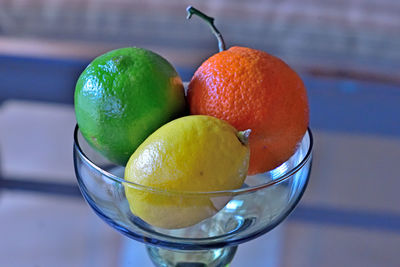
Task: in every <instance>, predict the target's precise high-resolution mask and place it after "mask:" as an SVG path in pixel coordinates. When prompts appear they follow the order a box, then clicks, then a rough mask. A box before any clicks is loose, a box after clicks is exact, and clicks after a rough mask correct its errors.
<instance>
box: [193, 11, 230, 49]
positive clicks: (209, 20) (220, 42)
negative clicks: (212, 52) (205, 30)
mask: <svg viewBox="0 0 400 267" xmlns="http://www.w3.org/2000/svg"><path fill="white" fill-rule="evenodd" d="M186 11H187V17H186V18H187V19H190V18H191V17H192V15H197V16H199V17H200V18H202V19H203V20H205V21H206V22H207V23H208V25H209V26H210V28H211V30H212V32H213V34H214V35H215V36H216V37H217V40H218V48H219V52H222V51H224V50H226V47H225V42H224V38H222V34H221V33H220V32H219V31H218V29H217V28H216V27H215V25H214V18H212V17H209V16H207V15H206V14H204V13H203V12H201V11H200V10H198V9H196V8H194V7H192V6H188V7H187V9H186Z"/></svg>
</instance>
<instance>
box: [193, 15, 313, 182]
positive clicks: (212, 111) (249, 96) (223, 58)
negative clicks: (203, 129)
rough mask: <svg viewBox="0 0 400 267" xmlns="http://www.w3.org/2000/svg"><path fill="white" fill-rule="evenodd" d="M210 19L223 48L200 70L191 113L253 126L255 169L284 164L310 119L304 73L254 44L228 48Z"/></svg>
mask: <svg viewBox="0 0 400 267" xmlns="http://www.w3.org/2000/svg"><path fill="white" fill-rule="evenodd" d="M188 13H189V18H190V15H192V14H196V15H199V16H201V17H202V18H203V19H206V21H208V22H209V24H210V25H211V27H212V30H213V32H214V33H216V36H217V38H218V41H219V47H220V52H219V53H217V54H215V55H213V56H211V57H210V58H209V59H207V60H206V61H205V62H204V63H202V64H201V66H200V67H199V68H198V69H197V70H196V72H195V74H194V76H193V78H192V79H191V81H190V83H189V88H188V93H187V98H188V103H189V106H190V112H191V114H203V115H210V116H214V117H217V118H220V119H223V120H226V121H227V122H229V123H230V124H232V125H233V126H234V127H236V128H237V129H238V130H240V131H242V130H245V129H251V130H252V134H251V136H250V140H249V143H250V166H249V174H257V173H263V172H266V171H269V170H272V169H274V168H276V167H278V166H279V165H280V164H282V163H283V162H285V161H286V160H287V159H288V158H289V157H290V156H291V155H293V153H294V152H295V150H296V146H297V144H298V143H299V142H300V140H301V139H302V138H303V136H304V134H305V132H306V130H307V127H308V123H309V110H308V100H307V92H306V88H305V87H304V84H303V82H302V80H301V78H300V77H299V75H298V74H297V73H296V72H295V71H294V70H293V69H291V68H290V67H289V66H288V65H287V64H286V63H285V62H283V61H282V60H281V59H279V58H277V57H275V56H273V55H270V54H268V53H266V52H264V51H260V50H256V49H252V48H248V47H238V46H235V47H231V48H230V49H228V50H225V43H224V41H223V39H222V36H221V34H220V33H219V32H218V30H216V28H215V27H214V25H213V19H212V18H210V17H207V16H206V15H204V14H202V13H201V12H200V11H198V10H197V9H195V8H193V7H189V8H188Z"/></svg>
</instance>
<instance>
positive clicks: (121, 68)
mask: <svg viewBox="0 0 400 267" xmlns="http://www.w3.org/2000/svg"><path fill="white" fill-rule="evenodd" d="M184 110H185V96H184V88H183V85H182V80H181V78H180V77H179V75H178V73H177V72H176V71H175V69H174V67H173V66H172V65H171V64H170V63H169V62H168V61H167V60H165V59H164V58H163V57H161V56H160V55H158V54H156V53H154V52H151V51H149V50H145V49H142V48H136V47H128V48H121V49H116V50H113V51H110V52H108V53H105V54H103V55H101V56H99V57H97V58H96V59H94V60H93V61H92V62H91V63H90V64H89V65H88V66H87V68H86V69H85V70H84V71H83V73H82V74H81V76H80V77H79V79H78V81H77V84H76V88H75V113H76V119H77V122H78V125H79V128H80V130H81V132H82V134H83V136H84V137H85V139H86V140H87V141H88V142H89V144H90V145H91V146H92V147H94V148H95V149H96V150H97V151H99V152H100V153H101V154H103V155H104V156H105V157H106V158H108V159H109V160H110V161H112V162H115V163H117V164H121V165H125V164H126V162H127V161H128V159H129V157H130V156H131V155H132V153H133V152H134V151H135V149H136V148H137V147H138V146H139V145H140V144H141V143H142V142H143V141H144V140H145V139H146V137H147V136H148V135H150V134H151V133H152V132H154V131H155V130H156V129H157V128H159V127H160V126H161V125H163V124H165V123H166V122H168V121H170V120H172V119H175V118H177V117H179V116H181V115H182V113H183V112H184Z"/></svg>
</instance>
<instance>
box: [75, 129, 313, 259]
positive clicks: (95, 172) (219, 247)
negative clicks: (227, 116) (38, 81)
mask: <svg viewBox="0 0 400 267" xmlns="http://www.w3.org/2000/svg"><path fill="white" fill-rule="evenodd" d="M312 146H313V139H312V134H311V131H310V129H308V131H307V133H306V134H305V135H304V137H303V139H302V140H301V142H300V143H299V144H298V147H297V150H296V152H295V153H294V154H293V155H292V157H291V158H290V159H288V160H287V161H286V162H285V163H283V164H282V165H281V166H279V167H277V168H276V169H274V170H272V171H269V172H266V173H263V174H258V175H253V176H248V177H247V178H246V180H245V182H244V184H243V186H242V187H241V188H240V189H237V190H229V191H218V192H196V193H194V192H177V191H174V192H171V191H163V190H160V189H156V188H151V187H146V186H142V185H139V184H135V183H131V182H128V181H126V180H124V179H123V178H121V177H123V176H124V167H122V166H118V165H115V164H113V163H111V162H109V161H108V160H106V159H105V158H104V157H102V156H101V155H100V154H99V153H97V152H96V151H95V150H93V149H92V148H91V147H90V146H89V145H88V143H87V142H86V141H85V139H84V138H83V137H82V135H81V133H80V131H79V127H78V126H76V128H75V131H74V153H73V157H74V167H75V173H76V177H77V180H78V183H79V188H80V190H81V193H82V195H83V196H84V198H85V199H86V201H87V203H88V204H89V205H90V207H91V208H92V209H93V210H94V211H95V213H96V214H97V215H98V216H99V217H100V218H102V219H103V220H104V221H105V222H106V223H108V224H109V225H111V226H112V227H113V228H115V229H116V230H118V231H119V232H121V233H123V234H124V235H126V236H128V237H130V238H132V239H135V240H137V241H140V242H143V243H145V244H146V245H147V250H148V253H149V255H150V258H151V259H152V261H153V263H154V264H155V265H156V266H225V265H226V264H228V263H229V262H230V261H231V260H232V258H233V256H234V254H235V252H236V249H237V246H238V245H239V244H240V243H243V242H246V241H249V240H251V239H253V238H256V237H258V236H260V235H262V234H265V233H267V232H268V231H270V230H271V229H273V228H274V227H275V226H277V225H278V224H279V223H281V222H282V221H283V220H284V219H285V218H286V217H287V216H288V215H289V214H290V212H291V211H292V210H293V209H294V208H295V207H296V205H297V204H298V202H299V200H300V198H301V197H302V195H303V193H304V191H305V189H306V186H307V183H308V179H309V176H310V170H311V162H312ZM127 187H129V188H130V189H134V191H136V192H138V193H146V194H152V195H154V196H157V197H158V198H159V199H161V200H162V199H165V200H168V199H169V200H171V199H174V200H176V201H165V203H163V202H162V201H159V204H152V205H150V206H148V208H149V209H152V210H153V211H155V212H163V213H164V214H166V215H169V216H170V217H171V218H176V220H179V219H182V218H185V216H190V215H193V216H197V214H200V215H201V214H207V216H206V217H208V218H206V219H204V220H201V221H200V222H198V223H197V224H195V225H192V226H189V227H185V228H179V229H165V228H160V227H157V226H154V225H150V224H148V223H146V222H145V221H144V220H142V219H141V218H139V217H138V216H136V215H135V214H133V213H132V212H131V209H130V206H129V205H130V204H129V203H128V200H127V197H126V194H125V190H126V188H127ZM182 203H183V204H182ZM190 203H193V204H190ZM135 204H136V202H133V203H131V205H135ZM200 217H201V216H200ZM201 218H202V217H201Z"/></svg>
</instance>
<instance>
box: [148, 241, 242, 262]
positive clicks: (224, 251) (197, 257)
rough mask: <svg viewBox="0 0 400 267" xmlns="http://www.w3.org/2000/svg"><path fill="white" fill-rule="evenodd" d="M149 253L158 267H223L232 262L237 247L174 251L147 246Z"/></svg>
mask: <svg viewBox="0 0 400 267" xmlns="http://www.w3.org/2000/svg"><path fill="white" fill-rule="evenodd" d="M146 247H147V252H148V254H149V256H150V258H151V260H152V262H153V263H154V265H155V266H157V267H223V266H228V264H229V263H230V262H231V261H232V259H233V257H234V255H235V253H236V250H237V246H231V247H224V248H218V249H210V250H172V249H165V248H160V247H155V246H151V245H147V246H146Z"/></svg>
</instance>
